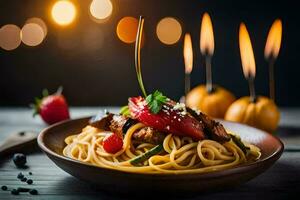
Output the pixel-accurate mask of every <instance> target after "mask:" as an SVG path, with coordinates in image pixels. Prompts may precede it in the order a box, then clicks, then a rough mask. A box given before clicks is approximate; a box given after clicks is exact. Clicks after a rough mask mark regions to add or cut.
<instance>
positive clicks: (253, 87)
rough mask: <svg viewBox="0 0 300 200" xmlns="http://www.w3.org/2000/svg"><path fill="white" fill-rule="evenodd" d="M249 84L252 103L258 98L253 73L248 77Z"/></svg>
mask: <svg viewBox="0 0 300 200" xmlns="http://www.w3.org/2000/svg"><path fill="white" fill-rule="evenodd" d="M248 84H249V91H250V101H251V102H252V103H255V102H256V100H257V99H256V93H255V86H254V77H253V76H251V75H250V76H249V77H248Z"/></svg>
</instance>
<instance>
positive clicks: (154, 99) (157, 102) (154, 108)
mask: <svg viewBox="0 0 300 200" xmlns="http://www.w3.org/2000/svg"><path fill="white" fill-rule="evenodd" d="M167 99H168V98H167V97H166V96H164V95H163V94H162V93H161V92H160V91H158V90H156V91H155V92H154V93H153V94H149V95H148V96H147V97H146V102H147V104H148V106H149V108H150V110H151V112H152V113H154V114H157V113H158V112H159V111H160V110H161V108H162V106H163V104H164V103H166V102H167Z"/></svg>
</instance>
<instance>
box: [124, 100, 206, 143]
mask: <svg viewBox="0 0 300 200" xmlns="http://www.w3.org/2000/svg"><path fill="white" fill-rule="evenodd" d="M128 106H129V110H130V113H131V116H132V117H133V118H135V119H138V120H139V121H140V122H142V123H144V124H146V125H147V126H150V127H153V128H155V129H157V130H159V131H161V132H166V133H172V134H174V135H178V136H190V137H192V138H193V139H195V140H201V139H204V138H205V135H204V124H203V123H201V122H200V121H198V120H196V119H195V118H194V117H192V116H190V115H189V114H188V113H185V111H181V110H177V109H174V106H173V105H171V103H169V104H164V105H163V106H162V108H161V110H160V111H159V112H158V113H157V114H154V113H152V112H151V111H150V109H149V106H148V104H147V102H146V100H145V99H144V98H142V97H132V98H129V104H128Z"/></svg>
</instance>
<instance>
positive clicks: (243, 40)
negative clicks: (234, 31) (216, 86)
mask: <svg viewBox="0 0 300 200" xmlns="http://www.w3.org/2000/svg"><path fill="white" fill-rule="evenodd" d="M239 45H240V54H241V60H242V66H243V72H244V76H245V78H246V79H247V80H248V84H249V90H250V101H251V102H255V101H256V94H255V87H254V79H255V59H254V53H253V49H252V44H251V40H250V36H249V33H248V31H247V28H246V25H245V24H244V23H241V25H240V31H239Z"/></svg>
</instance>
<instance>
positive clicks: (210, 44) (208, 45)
mask: <svg viewBox="0 0 300 200" xmlns="http://www.w3.org/2000/svg"><path fill="white" fill-rule="evenodd" d="M214 48H215V43H214V32H213V26H212V22H211V19H210V16H209V14H208V13H204V15H203V17H202V23H201V32H200V50H201V53H202V54H208V55H210V56H212V55H213V53H214Z"/></svg>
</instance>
